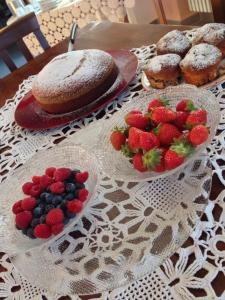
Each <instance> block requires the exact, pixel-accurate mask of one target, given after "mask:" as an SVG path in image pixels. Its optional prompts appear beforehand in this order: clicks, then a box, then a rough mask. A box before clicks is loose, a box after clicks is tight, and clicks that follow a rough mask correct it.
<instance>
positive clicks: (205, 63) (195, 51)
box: [180, 44, 222, 70]
mask: <svg viewBox="0 0 225 300" xmlns="http://www.w3.org/2000/svg"><path fill="white" fill-rule="evenodd" d="M221 58H222V54H221V52H220V50H219V49H218V48H216V47H215V46H213V45H209V44H198V45H196V46H193V47H192V48H191V49H190V50H189V52H188V53H187V54H186V56H185V58H184V59H183V60H182V61H181V63H180V65H181V67H192V68H194V69H196V70H202V69H205V68H207V67H210V66H212V65H214V64H215V63H217V62H219V60H220V59H221Z"/></svg>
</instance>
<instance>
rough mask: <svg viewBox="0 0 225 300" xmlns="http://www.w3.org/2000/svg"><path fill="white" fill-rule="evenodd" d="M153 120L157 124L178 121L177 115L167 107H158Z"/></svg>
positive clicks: (154, 111) (153, 113) (153, 112)
mask: <svg viewBox="0 0 225 300" xmlns="http://www.w3.org/2000/svg"><path fill="white" fill-rule="evenodd" d="M150 118H151V120H152V121H153V122H154V123H155V124H159V123H167V122H171V121H174V120H175V119H176V113H175V112H174V111H172V110H171V109H169V108H167V107H164V106H162V107H156V108H155V109H154V110H153V111H152V113H151V117H150Z"/></svg>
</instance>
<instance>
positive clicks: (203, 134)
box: [189, 125, 209, 146]
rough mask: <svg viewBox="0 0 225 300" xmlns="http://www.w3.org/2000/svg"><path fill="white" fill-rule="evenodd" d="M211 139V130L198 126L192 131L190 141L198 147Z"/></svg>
mask: <svg viewBox="0 0 225 300" xmlns="http://www.w3.org/2000/svg"><path fill="white" fill-rule="evenodd" d="M208 137H209V130H208V128H207V127H205V126H204V125H197V126H195V127H194V128H192V129H191V131H190V134H189V139H190V142H191V143H192V145H194V146H198V145H201V144H203V143H204V142H205V141H206V140H207V139H208Z"/></svg>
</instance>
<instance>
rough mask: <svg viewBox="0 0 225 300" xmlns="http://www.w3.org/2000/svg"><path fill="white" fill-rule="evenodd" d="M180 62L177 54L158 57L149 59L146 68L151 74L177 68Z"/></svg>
mask: <svg viewBox="0 0 225 300" xmlns="http://www.w3.org/2000/svg"><path fill="white" fill-rule="evenodd" d="M180 60H181V57H180V56H179V55H177V54H164V55H158V56H155V57H153V58H152V59H150V61H149V63H148V65H147V67H146V68H147V69H149V70H150V71H152V72H153V73H158V72H160V71H161V70H163V69H167V68H171V67H177V66H178V65H179V62H180Z"/></svg>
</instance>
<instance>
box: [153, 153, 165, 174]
mask: <svg viewBox="0 0 225 300" xmlns="http://www.w3.org/2000/svg"><path fill="white" fill-rule="evenodd" d="M161 150H162V153H161V159H160V163H159V165H157V166H155V167H154V169H153V171H155V172H158V173H161V172H164V171H165V169H166V168H165V160H164V156H165V154H166V151H167V150H168V149H166V148H165V149H163V148H162V149H161Z"/></svg>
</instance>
